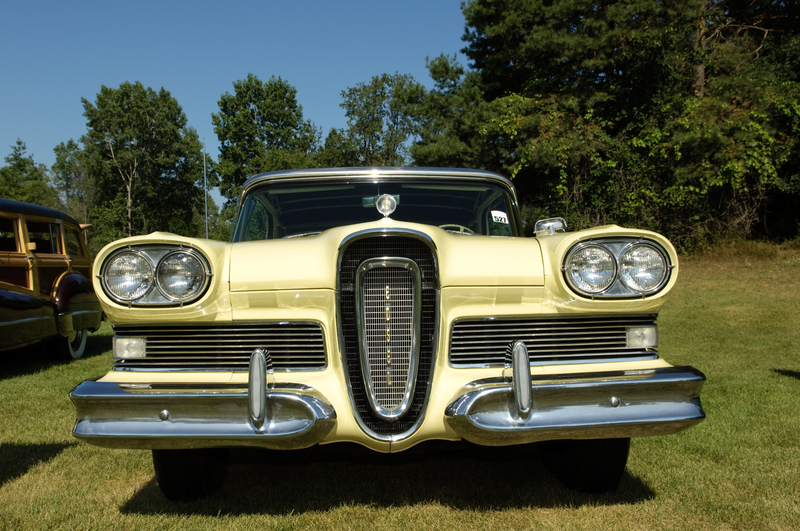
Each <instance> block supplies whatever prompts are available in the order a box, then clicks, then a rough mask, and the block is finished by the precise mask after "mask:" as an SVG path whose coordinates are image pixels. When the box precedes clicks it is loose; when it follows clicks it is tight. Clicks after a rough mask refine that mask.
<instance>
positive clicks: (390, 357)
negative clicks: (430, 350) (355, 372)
mask: <svg viewBox="0 0 800 531" xmlns="http://www.w3.org/2000/svg"><path fill="white" fill-rule="evenodd" d="M421 290H422V278H421V273H420V271H419V268H418V267H417V265H416V263H414V261H412V260H409V259H407V258H373V259H369V260H365V261H364V262H363V263H361V264H360V265H359V267H358V269H357V272H356V282H355V295H356V296H355V300H356V322H357V326H358V329H359V339H360V341H359V351H360V354H361V373H362V376H363V378H364V383H365V384H366V388H367V391H368V393H367V397H368V398H369V404H370V407H371V408H372V410H373V411H374V412H375V413H376V414H377V415H380V416H381V417H383V418H386V419H390V420H391V419H397V418H400V417H402V416H403V415H404V414H405V413H406V412H407V411H408V408H409V406H410V404H411V398H412V397H413V395H414V389H415V386H416V379H417V366H418V358H419V343H420V340H419V334H420V319H421V307H422V300H421V293H422V291H421Z"/></svg>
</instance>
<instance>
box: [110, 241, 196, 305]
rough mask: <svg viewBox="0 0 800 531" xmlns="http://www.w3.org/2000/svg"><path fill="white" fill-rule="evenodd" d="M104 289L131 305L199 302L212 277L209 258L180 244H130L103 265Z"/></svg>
mask: <svg viewBox="0 0 800 531" xmlns="http://www.w3.org/2000/svg"><path fill="white" fill-rule="evenodd" d="M102 271H103V273H102V284H103V289H104V291H105V293H106V295H108V296H109V297H110V298H112V299H114V300H115V301H117V302H119V303H122V304H127V305H128V306H173V305H184V304H188V303H191V302H193V301H196V300H197V299H199V298H200V297H202V296H203V294H204V293H205V292H206V289H207V288H208V285H209V283H210V280H211V270H210V268H209V266H208V260H207V259H206V257H205V256H204V255H203V254H202V253H201V252H200V251H198V250H196V249H191V248H188V247H178V246H177V245H142V246H137V247H126V248H124V249H120V250H119V251H117V252H116V253H114V254H112V255H110V256H109V257H108V258H107V259H106V261H105V263H104V265H103V267H102Z"/></svg>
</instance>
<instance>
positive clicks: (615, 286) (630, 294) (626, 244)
mask: <svg viewBox="0 0 800 531" xmlns="http://www.w3.org/2000/svg"><path fill="white" fill-rule="evenodd" d="M592 246H594V247H601V248H603V249H605V250H606V251H607V252H609V253H610V254H611V256H612V257H613V260H614V278H613V280H612V281H611V282H610V283H609V285H608V286H607V287H606V288H605V289H603V290H600V291H595V292H592V291H590V290H586V289H582V287H581V286H580V285H578V283H577V282H575V281H574V280H573V279H572V278H571V276H572V275H571V274H570V271H569V267H570V260H571V259H572V257H573V256H575V254H576V253H577V252H578V251H580V250H582V249H586V248H587V247H592ZM639 246H643V247H647V248H648V250H653V251H655V253H656V254H657V256H658V257H659V258H660V259H661V260H662V262H663V264H664V265H663V274H662V275H661V278H660V279H659V281H658V282H657V283H656V284H655V285H654V286H653V287H652V288H650V289H646V290H639V289H636V288H635V287H634V286H631V285H630V284H629V283H626V282H625V281H624V280H623V278H622V276H623V275H622V269H623V268H622V257H623V256H624V255H625V254H626V253H628V252H630V251H631V250H632V249H634V248H637V247H639ZM674 267H675V266H674V265H673V264H672V262H671V260H670V255H669V253H668V252H667V250H666V249H665V248H664V246H662V245H660V244H658V243H656V242H655V241H653V240H648V239H645V238H604V239H592V240H586V241H582V242H578V243H576V244H575V245H573V246H572V247H570V249H569V250H568V251H567V253H566V254H565V255H564V260H563V262H562V264H561V272H562V277H563V279H564V282H565V283H566V284H567V286H568V287H569V289H570V290H572V291H573V292H574V293H576V294H577V295H579V296H581V297H585V298H590V299H593V300H594V299H633V298H645V297H648V296H652V295H655V294H656V293H658V292H660V291H661V290H662V289H664V287H665V286H666V285H667V284H668V283H669V279H670V277H671V275H672V270H673V269H674Z"/></svg>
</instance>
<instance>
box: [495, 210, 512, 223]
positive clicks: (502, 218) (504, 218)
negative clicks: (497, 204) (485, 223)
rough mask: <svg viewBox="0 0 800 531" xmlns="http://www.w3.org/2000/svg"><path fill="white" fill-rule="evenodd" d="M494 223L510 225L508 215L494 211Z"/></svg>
mask: <svg viewBox="0 0 800 531" xmlns="http://www.w3.org/2000/svg"><path fill="white" fill-rule="evenodd" d="M492 221H494V222H495V223H503V224H505V225H508V214H506V213H505V212H501V211H500V210H492Z"/></svg>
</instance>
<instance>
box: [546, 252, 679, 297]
mask: <svg viewBox="0 0 800 531" xmlns="http://www.w3.org/2000/svg"><path fill="white" fill-rule="evenodd" d="M673 267H674V266H673V265H672V264H671V263H670V259H669V254H667V251H666V249H664V247H663V246H661V245H659V244H658V243H656V242H654V241H652V240H646V239H644V238H625V237H620V238H601V239H596V240H590V241H584V242H578V243H576V244H575V245H574V246H573V247H572V248H571V249H570V250H569V251H567V254H566V257H565V258H564V262H563V264H562V266H561V271H562V272H563V275H564V280H566V282H567V284H568V285H569V287H570V288H571V289H572V290H573V291H574V292H575V293H577V294H578V295H581V296H583V297H590V298H592V299H613V298H634V297H639V298H641V297H646V296H649V295H654V294H656V293H658V292H659V291H660V290H661V289H662V288H663V287H664V286H666V285H667V283H668V281H669V277H670V271H672V268H673Z"/></svg>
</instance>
